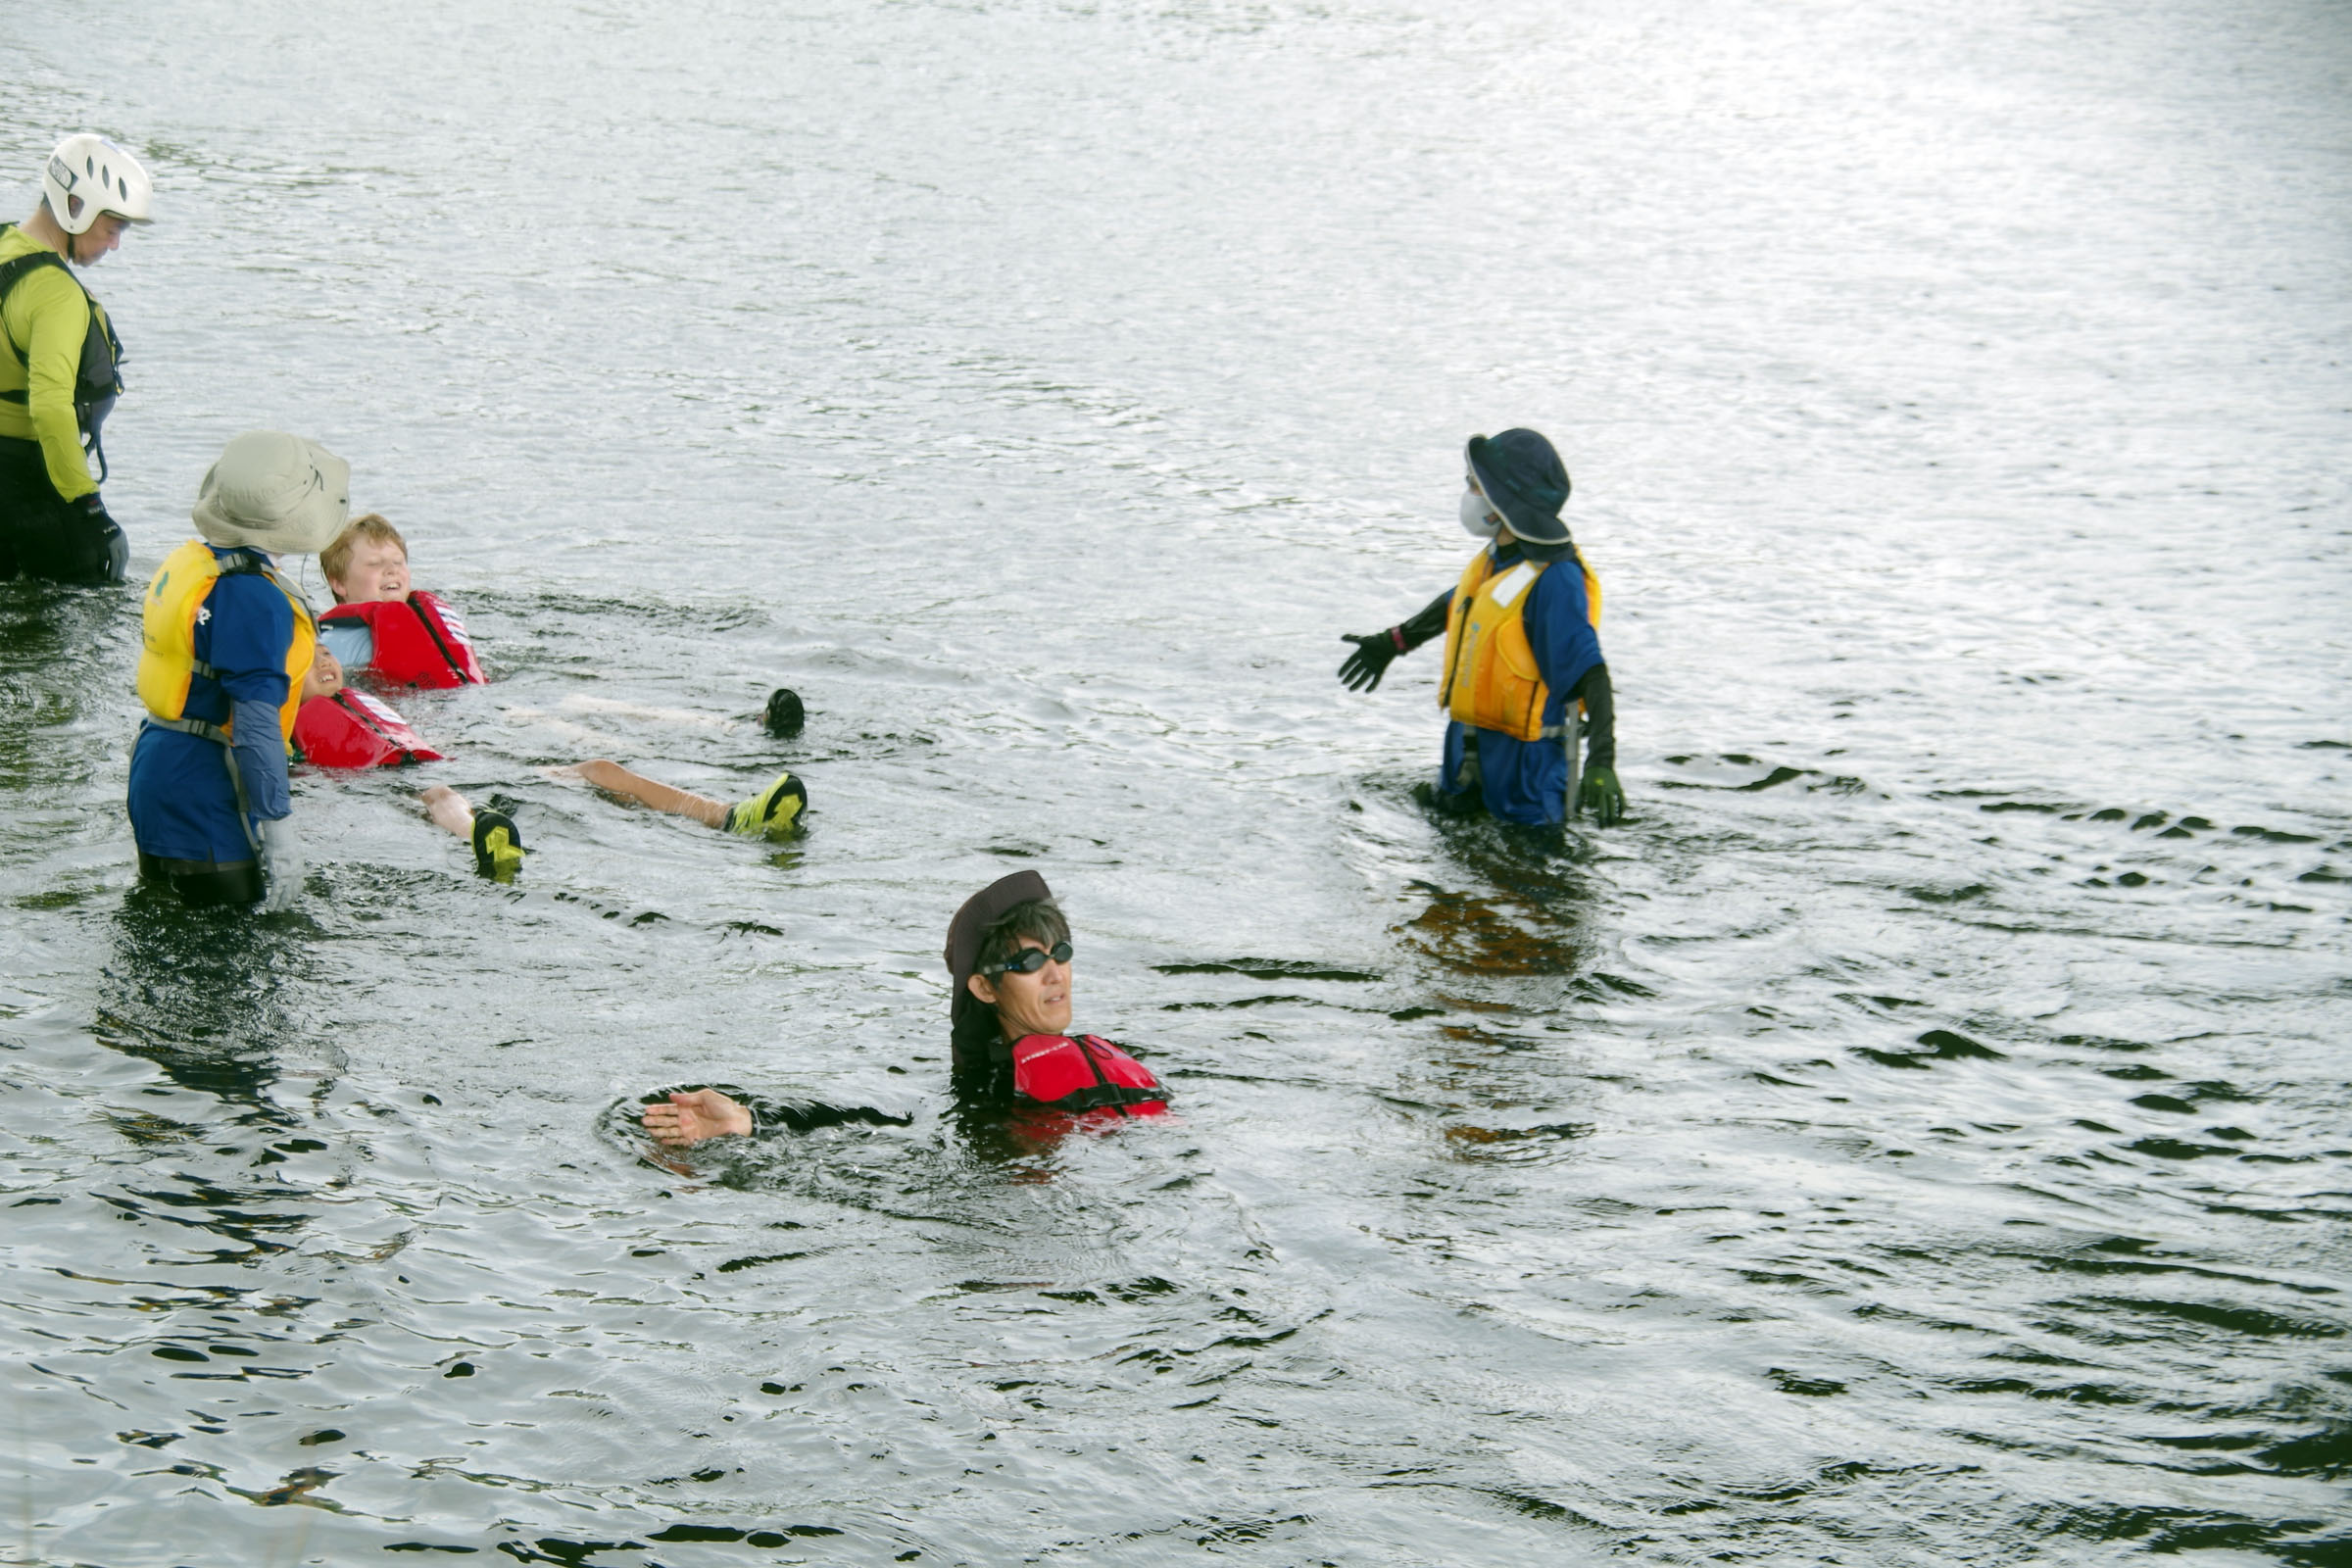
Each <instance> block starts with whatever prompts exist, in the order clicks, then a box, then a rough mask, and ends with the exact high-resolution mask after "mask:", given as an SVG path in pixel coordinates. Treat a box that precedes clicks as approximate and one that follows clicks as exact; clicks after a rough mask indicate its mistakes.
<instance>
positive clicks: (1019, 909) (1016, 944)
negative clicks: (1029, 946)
mask: <svg viewBox="0 0 2352 1568" xmlns="http://www.w3.org/2000/svg"><path fill="white" fill-rule="evenodd" d="M1023 937H1027V938H1028V939H1029V940H1030V941H1032V942H1034V943H1036V944H1037V945H1038V946H1039V947H1041V948H1050V947H1052V946H1054V943H1056V942H1067V941H1069V940H1070V922H1069V919H1068V918H1067V917H1066V916H1065V915H1063V913H1062V912H1061V906H1060V905H1058V904H1055V903H1054V901H1053V900H1052V899H1031V900H1029V901H1028V902H1027V903H1025V904H1016V905H1014V906H1013V907H1011V908H1009V909H1006V910H1005V913H1004V914H1003V915H1002V916H1000V917H999V918H998V919H997V920H996V922H995V923H994V924H992V925H990V926H989V927H988V929H987V930H985V931H983V932H981V933H980V951H979V953H978V955H977V956H975V957H974V958H973V960H972V972H973V973H974V974H979V975H986V974H988V973H990V972H991V971H992V970H997V969H1001V968H1003V967H1004V964H1005V959H1007V958H1009V957H1011V956H1013V955H1014V954H1016V953H1018V952H1020V951H1021V938H1023Z"/></svg>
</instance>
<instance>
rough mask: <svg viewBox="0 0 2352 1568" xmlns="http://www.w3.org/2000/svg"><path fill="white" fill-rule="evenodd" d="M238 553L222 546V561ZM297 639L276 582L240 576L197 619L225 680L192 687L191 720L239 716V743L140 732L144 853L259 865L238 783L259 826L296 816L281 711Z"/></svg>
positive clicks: (134, 769) (207, 651)
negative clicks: (242, 815) (242, 817)
mask: <svg viewBox="0 0 2352 1568" xmlns="http://www.w3.org/2000/svg"><path fill="white" fill-rule="evenodd" d="M238 553H239V552H235V551H231V550H226V549H222V548H221V547H219V546H215V547H213V554H214V555H215V556H216V557H219V558H220V559H221V560H222V561H227V560H228V559H229V558H230V557H231V556H232V555H236V554H238ZM249 553H250V554H259V552H258V551H257V552H249ZM293 641H294V607H293V606H292V605H290V604H288V603H287V602H286V596H285V595H284V594H283V593H281V592H279V591H278V588H277V585H276V584H274V583H272V582H271V581H270V579H269V578H267V577H265V576H262V575H261V574H259V573H258V572H232V573H226V574H223V575H222V576H221V579H220V580H219V581H218V582H216V583H214V584H213V591H212V592H211V593H210V594H209V595H207V596H206V598H205V602H204V607H203V609H202V610H200V611H199V612H198V613H197V617H196V638H195V643H196V658H197V660H198V661H199V662H203V663H207V664H210V665H212V666H213V668H214V669H215V670H217V671H219V673H220V678H219V679H218V680H215V679H212V678H210V677H207V676H204V675H198V676H195V677H194V678H193V679H191V680H190V681H189V683H188V701H187V707H186V710H185V713H186V716H187V717H189V718H194V719H201V720H203V721H204V722H206V723H209V724H226V723H227V722H228V721H229V718H230V716H231V711H232V708H233V709H234V710H236V711H237V712H236V717H237V724H236V745H235V746H234V747H222V746H221V744H220V743H219V742H217V741H210V740H207V739H205V738H204V737H203V736H201V735H188V734H183V733H182V732H180V731H178V730H174V729H165V728H163V727H162V726H160V725H156V724H141V725H140V726H139V739H138V744H137V745H136V746H135V747H133V748H132V749H131V754H130V801H129V806H130V831H131V836H132V837H133V838H135V839H136V840H137V841H138V845H139V851H140V853H141V854H143V855H148V856H153V857H154V858H157V859H159V860H164V861H177V862H180V863H181V864H182V865H184V866H187V867H190V868H194V867H197V866H201V865H204V864H208V863H210V864H216V865H233V864H236V863H239V862H249V861H251V860H253V859H254V858H255V854H254V845H253V840H252V838H251V837H250V835H249V833H248V831H247V824H246V823H243V822H240V821H238V820H237V783H238V778H239V777H241V778H242V780H243V783H244V785H245V793H246V798H247V800H246V804H247V805H248V806H249V807H250V808H251V809H252V811H253V815H254V817H255V818H256V819H257V820H262V819H269V818H274V817H280V816H284V815H286V814H287V812H288V811H289V810H290V809H292V805H293V803H292V799H291V797H290V796H289V794H288V792H287V788H286V747H285V737H284V735H283V734H282V732H280V730H279V729H278V724H277V711H278V710H279V709H280V708H282V707H283V706H284V705H285V701H286V655H287V652H288V651H289V649H290V648H291V647H292V645H293ZM231 768H234V769H235V770H236V774H235V775H234V776H232V774H231V772H230V769H231ZM175 869H176V867H175Z"/></svg>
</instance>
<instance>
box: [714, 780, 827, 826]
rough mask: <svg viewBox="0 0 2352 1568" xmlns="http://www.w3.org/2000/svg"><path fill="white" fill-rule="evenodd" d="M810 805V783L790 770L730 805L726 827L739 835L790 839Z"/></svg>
mask: <svg viewBox="0 0 2352 1568" xmlns="http://www.w3.org/2000/svg"><path fill="white" fill-rule="evenodd" d="M807 809H809V787H808V786H807V785H805V784H803V783H802V782H801V781H800V780H799V779H797V778H795V777H793V776H792V775H791V774H790V773H779V774H777V775H776V781H775V782H774V783H773V784H770V785H769V786H768V787H767V788H765V789H763V790H761V791H760V793H759V794H757V795H755V796H753V797H752V798H751V799H750V800H748V801H739V802H737V803H736V804H735V805H734V806H731V807H729V808H728V809H727V831H728V832H730V833H732V834H734V835H736V836H737V837H738V838H747V839H760V838H767V839H788V838H790V837H792V835H793V833H794V831H795V830H796V829H797V828H798V827H799V825H800V820H801V813H802V812H803V811H805V810H807Z"/></svg>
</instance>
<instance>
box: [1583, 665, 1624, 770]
mask: <svg viewBox="0 0 2352 1568" xmlns="http://www.w3.org/2000/svg"><path fill="white" fill-rule="evenodd" d="M1576 695H1577V697H1578V698H1579V699H1580V700H1581V701H1582V702H1583V703H1584V705H1585V723H1586V724H1587V726H1588V731H1587V735H1586V739H1585V766H1587V767H1615V766H1616V765H1617V691H1616V688H1615V687H1613V686H1611V685H1610V684H1609V666H1608V665H1606V664H1594V665H1593V667H1592V668H1591V669H1589V670H1586V671H1585V678H1584V679H1583V680H1580V681H1578V682H1577V683H1576Z"/></svg>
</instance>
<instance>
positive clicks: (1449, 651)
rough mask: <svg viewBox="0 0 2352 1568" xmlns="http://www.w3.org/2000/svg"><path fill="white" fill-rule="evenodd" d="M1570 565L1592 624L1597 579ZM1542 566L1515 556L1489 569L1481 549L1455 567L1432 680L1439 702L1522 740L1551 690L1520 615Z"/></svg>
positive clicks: (1467, 719) (1489, 555) (1469, 720)
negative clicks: (1441, 672)
mask: <svg viewBox="0 0 2352 1568" xmlns="http://www.w3.org/2000/svg"><path fill="white" fill-rule="evenodd" d="M1577 564H1578V566H1579V567H1580V568H1581V569H1582V570H1583V572H1584V574H1585V606H1586V613H1587V614H1588V615H1590V616H1591V617H1592V621H1593V625H1595V626H1598V625H1599V624H1600V579H1599V578H1597V577H1595V576H1593V568H1592V567H1590V566H1587V565H1585V564H1584V562H1583V560H1582V558H1579V560H1578V562H1577ZM1547 565H1548V564H1547V563H1544V562H1540V561H1525V560H1522V561H1519V562H1515V563H1514V564H1511V565H1508V566H1505V567H1504V568H1503V569H1502V570H1500V571H1496V570H1495V553H1494V552H1493V551H1492V550H1481V551H1480V552H1479V553H1478V554H1477V555H1475V556H1473V557H1471V558H1470V564H1469V565H1467V566H1465V567H1463V568H1462V581H1461V585H1460V586H1459V587H1457V588H1455V589H1454V591H1453V604H1452V606H1451V608H1450V609H1448V610H1447V612H1446V679H1445V682H1444V683H1443V684H1442V685H1440V686H1439V687H1438V706H1439V707H1440V708H1443V709H1445V710H1446V712H1447V713H1449V714H1451V715H1452V716H1453V717H1455V718H1457V719H1460V720H1461V721H1462V722H1463V723H1465V724H1468V725H1470V726H1472V727H1473V728H1476V729H1491V730H1495V731H1497V732H1499V733H1501V734H1504V735H1508V736H1510V737H1512V738H1513V739H1515V740H1522V741H1534V740H1542V739H1543V738H1544V735H1545V733H1546V732H1545V729H1544V703H1546V702H1547V701H1549V700H1550V697H1551V692H1550V689H1549V688H1548V687H1546V686H1545V685H1544V677H1543V675H1541V674H1540V673H1538V671H1537V669H1536V650H1535V645H1534V644H1532V643H1530V642H1529V641H1528V640H1527V619H1526V617H1527V602H1528V600H1530V599H1532V598H1534V597H1535V586H1536V579H1537V578H1538V577H1541V576H1543V575H1544V571H1545V570H1546V569H1547ZM1550 733H1552V734H1557V733H1558V731H1557V729H1556V728H1555V729H1554V730H1552V731H1550Z"/></svg>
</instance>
